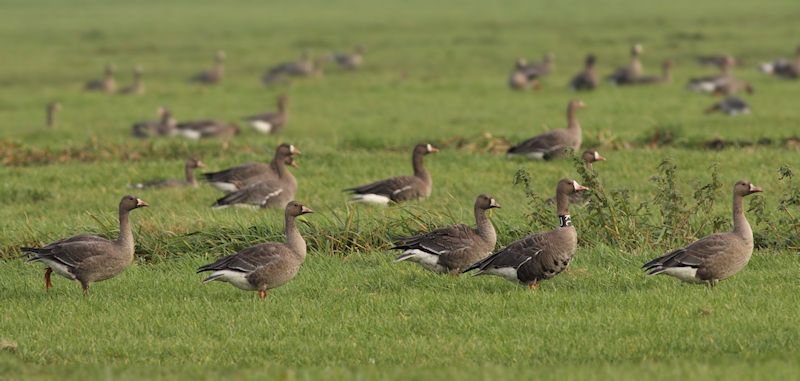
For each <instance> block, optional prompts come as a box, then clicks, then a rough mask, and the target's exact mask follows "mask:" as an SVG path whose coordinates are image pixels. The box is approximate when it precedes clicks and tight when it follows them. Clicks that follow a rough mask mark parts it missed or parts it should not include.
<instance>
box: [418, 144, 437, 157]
mask: <svg viewBox="0 0 800 381" xmlns="http://www.w3.org/2000/svg"><path fill="white" fill-rule="evenodd" d="M436 152H439V149H438V148H436V147H434V146H432V145H431V144H430V143H427V144H426V143H420V144H417V145H416V146H415V147H414V155H427V154H430V153H436Z"/></svg>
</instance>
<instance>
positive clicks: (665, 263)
mask: <svg viewBox="0 0 800 381" xmlns="http://www.w3.org/2000/svg"><path fill="white" fill-rule="evenodd" d="M761 191H762V190H761V188H759V187H757V186H755V185H753V183H750V182H747V181H738V182H736V184H734V186H733V230H732V231H731V232H728V233H717V234H712V235H710V236H707V237H704V238H701V239H699V240H697V241H695V242H693V243H691V244H689V246H686V247H682V248H680V249H677V250H674V251H671V252H669V253H667V254H665V255H663V256H661V257H658V258H656V259H653V260H652V261H650V262H647V263H645V264H644V265H643V266H642V269H644V270H645V271H647V275H657V274H665V275H669V276H673V277H675V278H678V279H680V280H682V281H684V282H689V283H705V284H706V285H708V286H714V285H716V284H717V283H718V282H719V281H720V280H723V279H726V278H728V277H730V276H732V275H734V274H736V273H738V272H739V271H740V270H741V269H743V268H744V266H745V265H747V262H748V261H750V256H751V255H752V254H753V230H752V229H751V228H750V224H749V223H748V222H747V218H745V216H744V197H745V196H748V195H751V194H753V193H758V192H761Z"/></svg>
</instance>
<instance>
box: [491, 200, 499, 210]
mask: <svg viewBox="0 0 800 381" xmlns="http://www.w3.org/2000/svg"><path fill="white" fill-rule="evenodd" d="M491 208H500V204H498V203H497V201H495V200H494V199H491V201H489V209H491Z"/></svg>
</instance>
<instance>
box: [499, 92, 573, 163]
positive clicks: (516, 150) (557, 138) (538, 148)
mask: <svg viewBox="0 0 800 381" xmlns="http://www.w3.org/2000/svg"><path fill="white" fill-rule="evenodd" d="M584 107H586V105H585V104H584V103H583V101H580V100H571V101H570V102H569V104H567V128H565V129H557V130H551V131H548V132H545V133H543V134H541V135H537V136H534V137H532V138H530V139H528V140H526V141H524V142H522V143H519V144H517V145H515V146H513V147H511V148H509V149H508V152H507V153H508V155H509V156H517V155H520V156H525V157H527V158H530V159H544V158H545V156H546V155H547V154H548V153H552V152H553V151H556V150H560V149H564V148H571V149H572V150H574V151H577V150H579V149H580V147H581V125H580V123H579V122H578V118H577V116H576V115H575V114H576V112H577V110H578V109H582V108H584Z"/></svg>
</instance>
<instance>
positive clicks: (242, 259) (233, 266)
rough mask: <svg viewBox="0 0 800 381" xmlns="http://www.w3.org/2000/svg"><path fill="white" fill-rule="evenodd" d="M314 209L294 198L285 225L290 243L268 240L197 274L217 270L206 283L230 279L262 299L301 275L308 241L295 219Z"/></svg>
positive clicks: (210, 265)
mask: <svg viewBox="0 0 800 381" xmlns="http://www.w3.org/2000/svg"><path fill="white" fill-rule="evenodd" d="M308 213H313V211H312V210H311V209H310V208H308V207H306V206H304V205H302V204H300V203H298V202H296V201H292V202H290V203H288V205H286V210H285V212H284V221H285V222H284V226H285V230H284V232H285V234H286V243H278V242H266V243H262V244H258V245H255V246H251V247H248V248H246V249H244V250H242V251H240V252H238V253H236V254H233V255H229V256H226V257H223V258H220V259H219V260H217V261H216V262H214V263H211V264H208V265H205V266H201V267H200V268H199V269H197V273H201V272H206V271H213V272H212V273H211V275H209V276H208V278H206V279H204V280H203V283H208V282H211V281H215V280H216V281H221V282H228V283H230V284H231V285H233V286H234V287H237V288H239V289H242V290H245V291H258V296H259V298H261V299H262V300H263V299H264V298H266V296H267V291H268V290H271V289H273V288H277V287H280V286H282V285H284V284H286V283H288V282H289V281H291V280H292V279H294V277H295V275H297V273H298V271H300V266H301V265H302V264H303V261H304V260H305V258H306V241H305V240H304V239H303V236H301V235H300V232H299V231H298V230H297V226H296V225H295V218H296V217H298V216H301V215H303V214H308Z"/></svg>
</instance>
